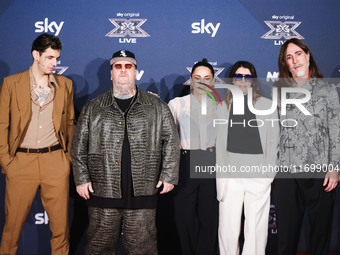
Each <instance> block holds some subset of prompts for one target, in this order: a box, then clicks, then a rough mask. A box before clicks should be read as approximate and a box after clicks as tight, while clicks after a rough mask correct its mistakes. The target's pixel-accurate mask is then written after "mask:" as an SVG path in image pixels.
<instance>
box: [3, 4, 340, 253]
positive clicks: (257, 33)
mask: <svg viewBox="0 0 340 255" xmlns="http://www.w3.org/2000/svg"><path fill="white" fill-rule="evenodd" d="M339 13H340V2H339V1H338V0H325V1H319V0H308V1H307V0H300V1H295V0H285V1H262V0H238V1H236V0H214V1H205V0H195V1H165V0H160V1H156V0H148V1H138V0H131V1H118V0H115V1H112V0H101V1H86V0H73V1H66V0H59V1H49V0H47V1H42V0H41V1H26V0H1V3H0V33H1V37H0V79H1V80H2V78H3V77H5V76H8V75H11V74H14V73H18V72H21V71H24V70H27V69H28V68H29V67H30V65H31V63H32V56H31V53H30V50H31V44H32V42H33V40H34V39H35V38H36V37H37V36H38V35H39V34H41V33H44V32H46V33H50V34H53V35H56V36H58V37H59V38H60V39H61V40H62V42H63V50H62V52H61V58H60V60H59V65H58V67H57V68H56V70H55V72H56V73H59V74H63V75H65V76H67V77H69V78H70V79H72V80H73V82H74V84H73V85H74V93H75V98H74V100H75V108H76V112H77V114H79V112H80V111H81V109H82V107H83V106H84V104H85V103H87V102H89V101H90V100H91V99H92V98H94V97H96V96H97V95H99V94H101V93H103V92H105V91H107V90H108V89H109V88H110V87H111V86H112V83H111V81H110V64H109V60H110V58H111V56H112V54H113V53H114V52H116V51H118V50H120V49H126V50H129V51H132V52H134V53H135V55H136V58H137V62H138V77H137V85H138V86H139V87H140V88H142V89H144V90H149V91H153V92H155V93H157V94H158V95H159V96H160V97H161V98H162V99H163V100H164V101H166V102H168V101H169V100H171V99H172V98H174V97H176V96H182V95H185V94H187V93H188V91H189V86H188V81H189V77H190V70H191V69H190V68H191V67H192V66H193V64H194V63H195V62H196V61H199V60H201V59H202V58H207V59H208V61H209V62H210V63H211V64H212V65H213V67H214V69H215V72H216V80H217V81H218V82H222V83H223V79H225V77H226V76H227V74H228V69H229V68H230V66H231V65H232V64H233V63H235V62H236V61H238V60H247V61H250V62H252V63H253V64H254V65H255V67H256V69H257V71H258V76H259V77H260V78H262V82H261V85H260V87H261V89H262V91H263V94H264V95H266V96H268V95H270V88H271V86H272V82H273V81H275V80H276V78H277V76H278V66H277V62H278V54H279V50H280V47H281V45H282V44H283V43H284V42H285V41H286V40H287V39H290V38H300V39H302V40H304V41H305V42H306V44H307V45H308V46H309V48H310V49H311V51H312V53H313V55H314V57H315V59H316V61H317V63H318V65H319V67H320V69H321V71H322V73H323V75H324V76H325V77H327V78H340V43H339V41H340V32H339V31H340V15H339ZM222 96H223V95H222ZM0 118H1V116H0ZM71 178H72V177H71ZM338 191H339V190H338ZM4 193H5V176H4V175H1V177H0V231H1V232H0V234H1V233H2V228H3V225H4V221H5V215H4ZM338 197H339V196H338ZM339 207H340V200H339V198H337V201H336V206H335V211H334V224H333V230H332V241H331V248H332V250H334V251H336V250H338V251H340V241H339V240H340V211H339ZM157 220H158V229H159V230H158V231H159V247H160V249H159V250H160V253H161V254H162V253H163V254H166V253H168V254H179V252H178V242H177V237H176V233H175V230H174V227H173V223H172V197H171V194H168V195H164V196H162V197H161V198H160V200H159V206H158V218H157ZM48 222H49V219H48V216H47V214H46V212H45V211H44V209H43V207H42V205H41V201H40V194H39V192H38V193H37V196H36V199H35V201H34V203H33V205H32V209H31V211H30V214H29V216H28V219H27V222H26V224H25V227H24V230H23V232H22V235H21V239H20V244H19V251H18V254H49V253H50V245H49V239H50V236H51V233H50V230H49V227H48ZM87 224H88V223H87V208H86V205H85V204H84V201H82V199H80V198H79V197H78V196H77V194H76V193H75V187H74V184H71V187H70V233H71V254H83V252H84V246H85V244H86V234H85V232H86V229H87ZM268 231H269V240H268V247H267V249H268V252H274V251H275V247H276V234H277V230H276V218H275V201H272V205H271V211H270V222H269V230H268ZM308 231H309V226H308V221H307V220H306V219H305V227H304V230H303V231H302V232H301V238H300V243H299V250H300V251H305V250H306V249H307V247H308Z"/></svg>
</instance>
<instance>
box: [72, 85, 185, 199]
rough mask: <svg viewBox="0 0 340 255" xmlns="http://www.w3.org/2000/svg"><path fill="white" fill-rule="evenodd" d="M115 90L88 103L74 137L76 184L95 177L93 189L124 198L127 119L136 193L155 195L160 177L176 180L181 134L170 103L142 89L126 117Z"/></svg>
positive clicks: (96, 191)
mask: <svg viewBox="0 0 340 255" xmlns="http://www.w3.org/2000/svg"><path fill="white" fill-rule="evenodd" d="M112 93H113V90H112V89H111V90H109V91H108V92H106V93H104V94H102V95H100V96H98V97H97V98H95V99H94V100H92V101H91V102H90V103H88V104H87V105H85V106H84V107H83V109H82V112H81V114H80V117H79V120H78V124H77V127H76V130H75V133H74V137H73V141H72V149H71V156H72V165H73V174H74V180H75V183H76V185H81V184H84V183H87V182H92V186H93V189H94V195H96V196H100V197H105V198H117V199H119V198H121V197H122V193H121V164H120V160H121V153H122V145H123V144H122V142H123V140H124V129H125V125H127V130H128V139H129V143H130V151H131V169H132V170H131V171H132V181H133V192H134V195H135V196H147V195H153V194H155V193H156V192H157V189H156V185H157V182H158V181H159V180H161V181H164V182H167V183H172V184H177V182H178V166H179V155H180V151H179V148H180V147H179V138H178V132H177V129H176V127H175V124H174V121H173V117H172V114H171V112H170V110H169V108H168V106H167V105H166V104H165V102H163V101H162V100H160V99H159V98H158V97H156V96H153V95H150V94H148V93H146V92H145V91H142V90H141V89H138V93H137V98H136V100H135V101H134V103H133V105H132V106H131V108H130V110H129V112H128V114H127V118H126V123H125V118H124V114H123V112H122V111H121V110H120V108H119V106H118V105H117V103H116V100H114V99H113V94H112Z"/></svg>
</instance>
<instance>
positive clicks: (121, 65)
mask: <svg viewBox="0 0 340 255" xmlns="http://www.w3.org/2000/svg"><path fill="white" fill-rule="evenodd" d="M123 66H124V67H125V69H132V67H133V66H134V65H133V64H125V65H123V64H115V65H114V66H113V67H114V68H115V69H117V70H120V69H122V68H123Z"/></svg>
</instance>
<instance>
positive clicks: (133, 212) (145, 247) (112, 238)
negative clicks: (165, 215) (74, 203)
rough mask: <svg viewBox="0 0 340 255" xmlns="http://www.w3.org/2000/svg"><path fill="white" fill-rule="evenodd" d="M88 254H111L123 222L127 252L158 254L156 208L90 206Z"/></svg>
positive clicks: (114, 252)
mask: <svg viewBox="0 0 340 255" xmlns="http://www.w3.org/2000/svg"><path fill="white" fill-rule="evenodd" d="M89 221H90V224H89V228H88V230H87V237H88V244H87V246H86V252H85V253H86V254H87V255H97V254H98V255H106V254H108V255H114V254H116V250H115V249H116V244H117V242H118V240H119V236H120V229H121V224H123V226H122V227H123V243H124V247H125V249H126V251H127V252H128V254H131V255H132V254H133V255H135V254H147V255H153V254H157V230H156V209H115V208H98V207H89Z"/></svg>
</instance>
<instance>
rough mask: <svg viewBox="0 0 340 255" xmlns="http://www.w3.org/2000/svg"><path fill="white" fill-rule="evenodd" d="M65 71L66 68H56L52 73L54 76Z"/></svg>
mask: <svg viewBox="0 0 340 255" xmlns="http://www.w3.org/2000/svg"><path fill="white" fill-rule="evenodd" d="M67 69H68V66H56V67H55V68H54V69H53V71H52V72H53V73H55V74H63V73H64V72H65V71H66V70H67Z"/></svg>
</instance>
